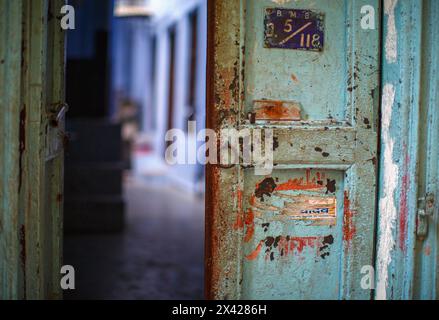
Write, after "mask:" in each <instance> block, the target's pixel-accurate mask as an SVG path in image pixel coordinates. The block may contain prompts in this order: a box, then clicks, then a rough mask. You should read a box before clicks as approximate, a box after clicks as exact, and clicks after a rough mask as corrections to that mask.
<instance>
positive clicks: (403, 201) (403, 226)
mask: <svg viewBox="0 0 439 320" xmlns="http://www.w3.org/2000/svg"><path fill="white" fill-rule="evenodd" d="M404 150H406V146H404ZM409 162H410V157H409V155H408V153H407V152H405V159H404V176H403V177H402V185H401V194H400V201H399V211H400V214H399V248H400V249H401V251H403V252H405V251H406V247H405V242H406V239H407V216H408V207H407V193H408V189H409V181H410V180H409V176H408V166H409Z"/></svg>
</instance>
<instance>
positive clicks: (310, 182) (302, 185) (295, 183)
mask: <svg viewBox="0 0 439 320" xmlns="http://www.w3.org/2000/svg"><path fill="white" fill-rule="evenodd" d="M316 175H317V177H314V178H312V179H311V170H310V169H308V170H306V180H305V181H304V179H303V178H297V179H290V180H288V181H287V182H285V183H282V184H279V185H278V186H277V187H276V189H275V190H276V191H288V190H313V189H322V188H324V186H323V185H322V184H319V183H318V182H319V181H321V179H320V176H321V175H320V173H319V172H317V174H316ZM322 177H323V176H322Z"/></svg>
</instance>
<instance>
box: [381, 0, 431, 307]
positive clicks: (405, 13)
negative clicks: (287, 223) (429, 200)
mask: <svg viewBox="0 0 439 320" xmlns="http://www.w3.org/2000/svg"><path fill="white" fill-rule="evenodd" d="M384 9H385V10H384V13H385V16H384V32H383V35H384V40H383V41H384V53H383V75H382V86H383V92H382V139H381V150H382V154H381V159H380V166H381V168H382V170H381V174H380V192H379V197H380V200H379V216H378V217H379V219H378V248H377V259H376V271H377V286H376V295H375V298H376V299H404V300H405V299H418V298H422V299H435V298H437V296H436V290H437V285H438V284H437V283H438V282H437V271H436V270H437V269H436V267H437V246H438V241H437V232H438V230H437V225H438V224H437V219H438V217H437V211H438V210H437V208H438V207H437V202H436V204H435V212H436V213H435V215H434V216H433V217H431V218H428V219H429V220H430V225H429V230H428V238H427V240H426V241H425V242H424V241H422V240H420V239H419V237H418V236H417V226H418V224H419V221H418V217H417V213H418V209H420V207H419V206H418V198H422V197H424V196H425V193H426V192H427V191H428V190H430V192H434V193H435V194H436V195H437V191H438V190H437V188H438V186H437V166H438V161H437V145H434V142H433V141H435V140H433V139H436V141H437V138H438V134H437V130H438V116H437V114H436V113H435V112H437V105H438V93H437V85H438V76H437V70H438V55H437V52H438V51H437V50H438V40H439V39H438V30H437V29H438V28H437V25H436V24H435V23H433V21H434V19H435V17H437V15H438V14H439V7H438V3H437V1H429V0H426V1H419V0H407V1H397V0H385V1H384ZM436 143H437V142H436ZM427 159H429V161H427ZM425 165H428V168H427V169H423V167H424V166H425ZM428 248H429V249H428ZM417 249H418V250H417ZM426 253H427V254H426Z"/></svg>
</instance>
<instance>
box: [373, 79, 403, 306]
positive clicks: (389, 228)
mask: <svg viewBox="0 0 439 320" xmlns="http://www.w3.org/2000/svg"><path fill="white" fill-rule="evenodd" d="M382 99H383V102H382V108H383V110H382V138H383V141H384V144H385V148H384V150H383V153H384V163H383V172H385V176H384V181H383V193H384V194H383V196H382V198H381V199H380V202H379V210H380V221H379V228H380V232H381V234H380V237H379V242H378V254H377V257H378V258H377V269H378V274H377V289H376V290H377V291H376V292H377V293H376V297H377V299H379V300H385V299H386V298H387V295H386V292H387V290H386V289H387V284H388V277H389V269H388V268H389V265H390V262H391V259H392V251H393V250H394V247H395V237H394V229H395V224H396V217H397V212H396V206H395V191H396V189H397V185H398V177H399V167H398V164H396V163H395V162H394V161H393V152H394V144H395V141H394V138H393V137H392V136H391V134H390V125H391V123H392V111H393V109H392V108H393V105H394V101H395V88H394V86H393V85H392V84H386V85H385V86H384V89H383V98H382Z"/></svg>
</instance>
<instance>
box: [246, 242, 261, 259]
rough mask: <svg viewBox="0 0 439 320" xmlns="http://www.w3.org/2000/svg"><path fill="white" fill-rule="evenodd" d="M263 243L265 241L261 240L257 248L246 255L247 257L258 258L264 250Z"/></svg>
mask: <svg viewBox="0 0 439 320" xmlns="http://www.w3.org/2000/svg"><path fill="white" fill-rule="evenodd" d="M262 244H263V241H261V242H259V244H258V246H257V247H256V249H255V250H254V251H253V252H252V253H250V254H249V255H248V256H246V257H245V258H246V259H247V260H256V258H257V257H258V256H259V253H260V252H261V250H262Z"/></svg>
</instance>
